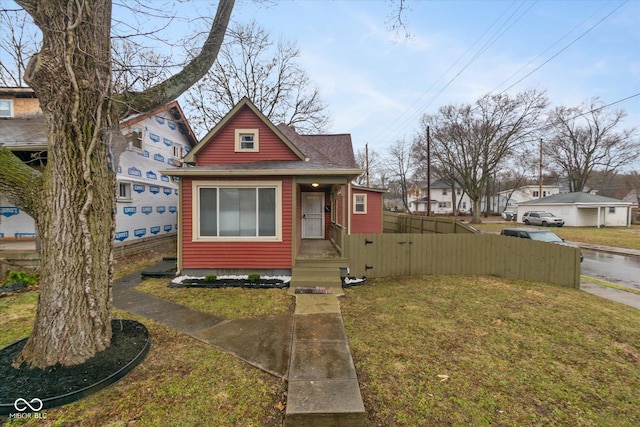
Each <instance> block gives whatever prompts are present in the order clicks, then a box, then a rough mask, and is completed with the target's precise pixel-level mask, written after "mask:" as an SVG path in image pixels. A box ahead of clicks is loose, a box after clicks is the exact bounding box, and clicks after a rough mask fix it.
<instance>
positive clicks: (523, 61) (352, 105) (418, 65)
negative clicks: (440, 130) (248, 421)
mask: <svg viewBox="0 0 640 427" xmlns="http://www.w3.org/2000/svg"><path fill="white" fill-rule="evenodd" d="M119 3H120V1H118V0H116V1H115V2H114V4H116V6H117V4H119ZM0 4H3V5H9V6H13V2H11V1H9V0H0ZM143 4H146V5H149V6H151V7H157V8H159V9H162V10H164V11H165V12H167V14H172V13H175V14H176V15H177V17H178V18H177V19H176V20H174V21H173V22H170V23H169V25H168V27H167V30H166V31H165V32H164V33H162V35H161V36H160V38H161V39H164V38H165V37H166V38H175V39H177V38H180V37H181V36H184V35H189V34H192V33H193V32H194V30H195V29H196V28H198V27H201V28H202V27H203V24H204V23H202V22H199V21H198V20H197V19H196V20H195V21H192V22H189V21H188V20H189V18H192V19H193V18H195V17H198V16H207V15H209V16H213V12H214V11H215V6H216V4H217V2H215V1H209V0H192V1H191V2H190V3H187V4H185V3H182V2H177V1H170V0H166V1H161V0H149V1H147V2H143ZM396 6H397V1H393V0H385V1H382V0H380V1H373V0H359V1H358V0H336V1H328V0H285V1H268V0H266V1H254V0H237V3H236V7H235V8H234V11H233V14H232V21H236V22H242V23H248V22H250V21H252V20H255V21H257V22H258V24H259V25H260V26H262V27H263V28H265V29H266V30H267V31H268V32H269V33H270V34H271V36H272V38H273V39H276V40H277V39H278V38H279V37H282V38H285V39H287V40H290V41H294V42H295V43H297V45H298V47H299V48H300V50H301V52H302V56H301V62H302V66H303V67H304V69H305V70H306V71H307V72H308V74H309V76H310V77H311V79H312V81H313V82H314V84H315V85H317V86H318V87H319V89H320V92H321V94H322V97H323V100H324V101H325V102H326V103H327V104H328V110H329V114H330V115H331V118H332V126H331V128H330V129H329V131H330V132H333V133H350V134H351V135H352V138H353V142H354V146H355V148H356V149H361V148H363V147H364V144H365V143H369V146H370V148H372V149H374V150H376V151H378V152H379V153H380V154H384V153H385V151H386V147H388V146H389V145H390V144H391V143H393V142H394V141H395V140H397V139H403V138H406V139H408V140H410V139H411V138H412V136H413V134H414V133H415V132H416V129H417V127H418V122H419V118H420V117H421V115H422V114H424V113H428V114H432V113H435V112H436V111H437V109H438V108H439V107H441V106H443V105H446V104H451V103H454V104H458V103H473V102H474V101H475V100H477V99H478V98H479V97H481V96H482V95H484V94H487V93H489V92H493V93H499V92H502V91H503V90H507V92H508V93H510V94H515V93H516V92H518V91H521V90H525V89H530V88H535V89H539V90H545V91H546V92H547V95H548V96H549V99H550V101H551V103H552V105H554V106H559V105H566V106H577V105H578V104H579V103H581V102H583V101H585V100H587V99H589V98H591V97H595V96H597V97H600V98H601V99H602V100H603V101H604V102H605V103H613V102H617V101H620V100H622V99H624V98H627V97H630V96H633V95H636V94H638V93H640V24H639V23H640V1H637V0H635V1H626V2H625V1H611V0H609V1H595V0H594V1H551V0H547V1H520V0H519V1H507V0H505V1H470V0H467V1H442V0H441V1H437V0H434V1H416V0H406V6H407V7H408V9H407V11H406V13H405V20H406V24H407V31H408V32H409V33H410V37H408V38H405V37H403V35H402V34H398V33H396V32H394V31H392V30H391V29H390V24H389V18H390V17H391V15H392V14H393V13H394V12H395V11H396V9H395V8H396ZM212 10H213V12H212ZM172 11H173V12H172ZM115 13H121V14H122V9H119V12H118V8H117V7H116V12H115ZM117 16H120V15H117ZM137 18H138V19H144V18H141V17H140V16H137ZM122 19H123V20H126V21H127V22H128V23H129V22H134V17H133V16H131V14H129V15H126V12H125V14H123V15H122ZM151 20H152V22H157V19H156V18H151ZM154 20H155V21H154ZM198 24H202V25H198ZM143 25H144V24H143ZM134 32H135V31H134ZM519 80H522V81H520V82H518V81H519ZM511 86H512V87H511ZM615 107H616V108H623V109H625V110H626V111H627V113H628V117H627V118H626V120H625V122H624V123H623V125H624V127H626V128H629V127H634V126H639V127H640V96H635V97H633V98H631V99H629V100H627V101H624V102H620V103H618V104H617V105H616V106H615Z"/></svg>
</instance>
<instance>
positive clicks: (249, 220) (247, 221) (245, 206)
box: [192, 181, 282, 241]
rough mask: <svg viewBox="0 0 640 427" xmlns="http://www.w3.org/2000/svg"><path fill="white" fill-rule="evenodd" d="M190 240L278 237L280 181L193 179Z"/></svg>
mask: <svg viewBox="0 0 640 427" xmlns="http://www.w3.org/2000/svg"><path fill="white" fill-rule="evenodd" d="M192 188H193V193H194V197H193V210H194V215H193V218H194V220H193V240H203V241H217V240H226V241H245V240H249V241H262V240H266V241H281V240H282V232H281V229H282V207H281V203H280V198H281V194H282V185H281V183H280V182H236V183H233V182H224V183H223V182H211V183H205V182H204V181H200V182H194V184H193V187H192Z"/></svg>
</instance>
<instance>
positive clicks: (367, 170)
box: [364, 143, 369, 188]
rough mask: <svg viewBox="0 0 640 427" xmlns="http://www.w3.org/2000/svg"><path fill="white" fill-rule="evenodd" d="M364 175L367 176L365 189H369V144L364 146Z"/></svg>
mask: <svg viewBox="0 0 640 427" xmlns="http://www.w3.org/2000/svg"><path fill="white" fill-rule="evenodd" d="M364 157H365V173H366V174H367V188H369V144H368V143H367V144H364Z"/></svg>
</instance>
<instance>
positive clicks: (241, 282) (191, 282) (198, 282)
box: [169, 279, 289, 289]
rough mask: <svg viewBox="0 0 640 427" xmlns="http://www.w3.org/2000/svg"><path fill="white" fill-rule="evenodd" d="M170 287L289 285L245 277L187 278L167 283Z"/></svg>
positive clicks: (287, 285)
mask: <svg viewBox="0 0 640 427" xmlns="http://www.w3.org/2000/svg"><path fill="white" fill-rule="evenodd" d="M169 287H170V288H212V289H219V288H249V289H272V288H276V289H284V288H288V287H289V283H288V282H283V281H282V280H278V279H260V280H259V281H257V282H250V281H248V280H247V279H219V280H215V281H213V282H207V281H206V280H205V279H188V280H184V281H183V282H182V283H173V282H171V284H169Z"/></svg>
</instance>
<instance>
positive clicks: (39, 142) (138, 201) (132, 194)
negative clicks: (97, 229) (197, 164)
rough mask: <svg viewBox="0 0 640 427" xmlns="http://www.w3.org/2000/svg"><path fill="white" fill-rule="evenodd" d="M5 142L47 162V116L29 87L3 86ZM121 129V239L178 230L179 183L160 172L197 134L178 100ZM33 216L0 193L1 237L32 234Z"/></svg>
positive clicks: (0, 128) (31, 159) (1, 131)
mask: <svg viewBox="0 0 640 427" xmlns="http://www.w3.org/2000/svg"><path fill="white" fill-rule="evenodd" d="M0 110H2V113H1V114H0V144H2V145H4V146H5V147H7V148H9V149H10V150H11V151H13V152H14V154H16V155H17V156H18V157H19V158H21V159H22V160H23V161H24V162H25V163H27V164H29V165H31V166H33V167H35V168H43V167H44V165H45V164H46V162H47V135H46V125H45V121H44V116H43V114H42V111H41V110H40V107H39V104H38V100H37V99H36V97H35V94H34V92H33V90H32V89H30V88H0ZM120 129H121V130H122V132H123V133H124V134H125V135H126V136H127V139H128V141H129V143H128V147H127V149H126V150H125V151H124V152H123V153H122V154H121V155H120V158H119V164H118V170H117V175H116V178H117V188H116V189H114V191H116V195H117V206H116V235H115V243H116V244H127V243H130V242H133V241H137V240H140V239H144V238H150V237H151V238H152V237H156V236H164V235H166V234H175V233H176V230H177V220H176V218H177V209H178V187H177V185H176V184H175V183H174V182H173V181H171V179H169V177H168V176H167V175H164V174H162V173H160V170H161V169H164V168H166V167H167V166H179V165H181V162H182V157H183V156H184V155H185V154H186V153H188V152H189V151H190V150H191V148H192V147H193V146H194V145H195V143H196V138H195V136H194V134H193V132H192V131H191V128H190V127H189V124H188V123H187V121H186V118H185V117H184V114H183V112H182V110H181V108H180V106H179V105H178V103H177V102H176V101H174V102H171V103H169V104H166V105H164V106H162V107H160V108H158V109H157V110H155V111H152V112H150V113H148V114H140V115H136V116H131V117H128V118H126V119H125V120H123V121H122V122H121V123H120ZM33 238H35V223H34V221H33V219H32V218H31V217H30V216H29V215H27V214H26V213H24V212H22V211H21V210H20V209H19V208H17V207H16V206H13V205H12V204H10V203H9V202H8V200H7V199H6V198H4V197H2V195H0V239H33Z"/></svg>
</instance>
